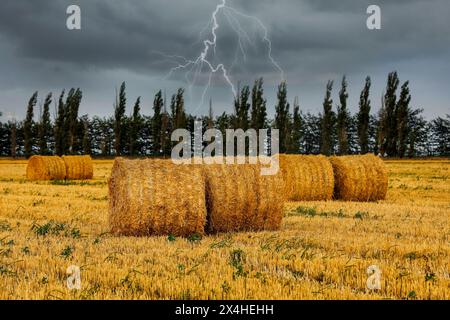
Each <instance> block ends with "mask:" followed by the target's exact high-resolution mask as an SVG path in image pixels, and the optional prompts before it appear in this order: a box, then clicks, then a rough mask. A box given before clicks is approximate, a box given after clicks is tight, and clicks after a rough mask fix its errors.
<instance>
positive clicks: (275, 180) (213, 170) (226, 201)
mask: <svg viewBox="0 0 450 320" xmlns="http://www.w3.org/2000/svg"><path fill="white" fill-rule="evenodd" d="M260 169H261V165H260V164H211V165H204V166H203V172H204V175H205V182H206V205H207V211H208V218H207V226H206V231H207V232H209V233H216V232H230V231H261V230H276V229H278V228H279V227H280V224H281V219H282V217H283V205H284V195H283V192H282V186H283V182H282V179H281V175H279V174H277V175H267V176H262V175H261V172H260Z"/></svg>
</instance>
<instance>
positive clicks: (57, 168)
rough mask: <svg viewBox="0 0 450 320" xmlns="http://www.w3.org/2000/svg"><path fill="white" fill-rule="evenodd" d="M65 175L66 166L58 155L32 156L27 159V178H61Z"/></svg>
mask: <svg viewBox="0 0 450 320" xmlns="http://www.w3.org/2000/svg"><path fill="white" fill-rule="evenodd" d="M65 176H66V166H65V164H64V161H63V159H61V158H60V157H58V156H32V157H31V158H30V159H29V160H28V165H27V179H29V180H61V179H64V178H65Z"/></svg>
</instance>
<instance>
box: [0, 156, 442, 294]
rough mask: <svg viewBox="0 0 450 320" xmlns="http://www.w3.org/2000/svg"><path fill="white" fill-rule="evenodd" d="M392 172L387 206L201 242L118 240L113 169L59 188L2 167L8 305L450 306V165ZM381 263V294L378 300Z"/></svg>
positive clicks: (299, 211)
mask: <svg viewBox="0 0 450 320" xmlns="http://www.w3.org/2000/svg"><path fill="white" fill-rule="evenodd" d="M386 164H387V167H388V169H389V187H388V192H387V197H386V199H385V200H382V201H378V202H370V203H362V202H341V201H316V202H290V203H288V204H287V205H286V207H285V214H286V217H285V219H284V220H283V223H282V225H281V229H280V230H279V231H275V232H272V231H265V232H259V233H253V232H244V233H230V234H217V235H213V236H206V237H203V239H201V240H199V239H196V238H188V239H185V238H174V237H166V236H165V237H117V236H113V235H110V234H109V233H107V232H108V231H109V226H108V188H107V179H108V176H109V173H110V171H111V167H112V161H98V160H97V161H94V168H95V172H96V174H95V177H94V179H93V180H90V181H69V182H68V183H60V182H59V181H56V182H51V181H38V182H31V181H27V180H26V177H25V175H24V173H25V168H26V161H12V160H8V159H5V160H0V200H1V207H0V239H1V242H0V288H1V290H0V298H1V299H188V298H190V299H199V298H204V299H206V298H211V299H218V298H225V299H243V298H249V299H450V274H449V273H450V171H449V170H450V169H449V168H450V161H449V160H436V161H388V162H387V163H386ZM71 264H75V265H78V266H80V267H81V268H82V274H81V276H82V290H81V291H70V290H68V289H67V287H66V283H65V280H66V277H67V276H66V274H65V271H66V269H67V267H68V266H69V265H71ZM372 264H376V265H378V266H379V267H380V269H381V271H382V278H381V284H382V288H381V290H380V291H373V292H368V291H366V287H365V283H366V279H367V275H366V269H367V267H368V266H370V265H372Z"/></svg>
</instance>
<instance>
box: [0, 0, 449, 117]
mask: <svg viewBox="0 0 450 320" xmlns="http://www.w3.org/2000/svg"><path fill="white" fill-rule="evenodd" d="M220 2H221V0H217V1H211V0H195V1H192V0H172V1H163V0H134V1H118V0H96V1H89V0H78V1H75V0H59V1H55V0H6V1H2V5H1V8H0V111H3V113H4V117H5V115H7V116H11V115H14V116H16V117H18V118H21V117H22V116H23V114H24V110H25V105H26V102H27V100H28V98H29V96H30V95H31V94H32V92H34V91H35V90H39V92H40V94H41V97H42V96H43V95H45V94H46V93H47V92H49V91H53V92H55V93H56V94H57V93H58V92H59V91H60V90H61V89H63V88H69V87H80V88H82V90H83V92H84V98H83V103H82V107H81V110H80V111H81V112H82V113H89V114H91V115H94V114H98V115H107V114H110V113H111V111H112V103H113V101H114V91H115V87H117V86H118V85H120V83H121V82H122V81H126V82H127V87H128V97H129V101H130V105H131V101H132V100H133V99H135V98H136V97H137V96H138V95H140V96H142V97H143V103H144V110H143V112H144V113H147V114H149V113H151V103H152V100H153V95H154V93H155V92H156V91H157V90H159V89H166V91H167V94H168V95H170V94H171V93H172V92H174V91H175V90H176V88H177V87H181V86H182V87H186V88H188V89H190V90H188V97H187V109H188V111H189V112H194V113H197V114H202V113H206V111H207V101H205V103H204V104H200V95H199V93H202V92H203V89H204V85H205V84H206V82H207V81H208V75H209V74H208V73H207V71H208V69H207V68H203V69H202V72H200V73H199V74H198V77H197V78H196V79H195V80H196V81H195V83H194V84H193V85H192V86H191V87H189V84H188V83H186V78H185V72H184V70H178V71H177V72H174V73H172V74H171V75H170V76H169V77H167V75H168V73H169V71H170V70H171V68H173V67H175V66H176V65H177V63H185V60H183V59H182V58H180V57H176V56H183V57H185V58H186V59H196V58H197V57H198V56H199V55H200V53H201V52H202V50H203V49H204V43H203V41H204V40H206V39H210V40H211V39H212V33H211V28H212V24H211V21H210V20H211V14H212V12H213V11H214V9H215V8H216V6H217V4H219V3H220ZM71 4H77V5H79V6H80V8H81V18H82V30H76V31H69V30H67V28H66V18H67V14H66V9H67V7H68V6H69V5H71ZM227 4H228V5H229V6H230V7H232V8H235V9H236V10H238V11H239V12H241V13H242V15H236V14H235V13H234V12H233V11H231V10H228V11H223V12H221V13H220V14H218V16H217V18H218V23H219V25H220V26H219V28H217V47H216V55H215V56H213V55H212V53H211V52H210V55H208V59H210V61H211V62H213V63H214V64H219V63H224V65H225V66H226V67H227V70H228V71H229V75H230V78H231V80H232V82H233V84H234V85H236V84H237V83H238V81H239V82H240V83H241V85H243V84H247V83H248V84H251V82H252V81H253V80H254V79H255V78H257V77H260V76H263V77H264V79H265V92H266V97H267V99H268V105H269V108H270V109H271V110H270V113H273V104H274V101H275V91H276V86H277V84H278V83H279V82H280V79H281V73H280V71H279V70H278V69H277V67H276V66H275V65H274V64H273V63H272V61H271V60H270V57H269V56H268V43H267V42H266V41H264V39H263V36H264V29H262V28H261V26H260V25H259V24H258V21H257V20H255V19H251V18H247V17H246V16H248V15H251V16H254V17H256V18H257V19H259V21H261V22H262V23H263V24H264V27H265V28H266V29H267V31H268V35H269V38H270V40H271V42H272V57H273V59H274V60H275V61H276V62H277V63H278V64H279V66H280V67H281V68H282V69H283V71H284V74H285V77H286V79H287V82H288V93H289V96H290V99H291V100H292V99H293V98H294V96H299V99H300V103H301V108H302V109H303V110H305V111H308V110H309V111H312V112H318V111H320V109H321V102H322V98H323V94H324V87H325V83H326V81H327V80H328V79H332V80H335V82H336V86H338V85H339V81H340V79H341V77H342V75H343V74H346V75H347V78H348V81H349V91H350V103H351V105H350V108H351V110H352V111H356V108H357V101H358V97H359V91H360V90H361V88H362V85H363V81H364V78H365V77H366V76H367V75H370V76H371V77H372V80H373V89H372V97H371V98H372V102H373V109H374V111H376V110H377V109H378V108H379V101H380V96H381V94H382V91H383V88H384V86H385V79H386V75H387V73H388V72H390V71H393V70H397V71H398V72H399V75H400V78H401V80H410V83H411V91H412V95H413V100H412V104H413V106H414V107H422V108H424V109H425V115H426V116H427V117H428V118H431V117H434V116H436V115H442V114H444V113H446V112H447V113H448V112H449V109H450V108H449V107H450V105H449V102H450V93H449V90H448V85H449V83H450V81H449V80H450V59H449V56H450V22H449V21H450V5H449V4H448V1H447V0H431V1H425V0H408V1H407V0H401V1H387V0H384V1H368V0H367V1H366V0H364V1H357V0H341V1H325V0H303V1H300V0H281V1H274V0H245V1H244V0H227ZM369 4H377V5H379V6H380V7H381V12H382V29H381V30H375V31H373V30H368V29H367V28H366V19H367V14H366V9H367V7H368V6H369ZM230 22H231V24H230ZM236 28H242V30H245V31H246V35H248V37H247V36H245V37H242V38H241V39H240V40H241V42H239V38H238V37H237V35H236V32H235V30H236ZM242 34H243V35H244V33H242ZM240 46H242V47H243V48H244V49H245V55H243V54H242V52H241V51H240V48H241V47H240ZM191 75H192V74H191ZM190 80H192V78H190ZM337 91H338V90H337V88H335V90H334V98H335V101H337ZM205 96H206V97H207V99H208V100H209V97H212V99H213V101H214V109H215V113H216V114H218V113H221V112H222V111H228V112H229V111H231V110H232V98H233V97H232V93H231V90H230V87H229V85H228V84H227V82H226V81H225V80H224V78H223V77H222V76H221V74H220V72H218V73H216V74H215V75H214V76H213V77H212V79H211V88H210V89H209V90H208V91H207V92H206V94H205Z"/></svg>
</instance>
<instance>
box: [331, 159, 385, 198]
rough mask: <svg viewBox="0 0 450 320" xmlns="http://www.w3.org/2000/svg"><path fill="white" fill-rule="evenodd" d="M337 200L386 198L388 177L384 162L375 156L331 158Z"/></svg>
mask: <svg viewBox="0 0 450 320" xmlns="http://www.w3.org/2000/svg"><path fill="white" fill-rule="evenodd" d="M330 161H331V163H332V165H333V171H334V179H335V188H334V197H335V199H341V200H346V201H376V200H382V199H385V198H386V193H387V186H388V175H387V168H386V165H385V164H384V162H383V160H382V159H380V158H379V157H377V156H375V155H373V154H367V155H355V156H342V157H331V158H330Z"/></svg>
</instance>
